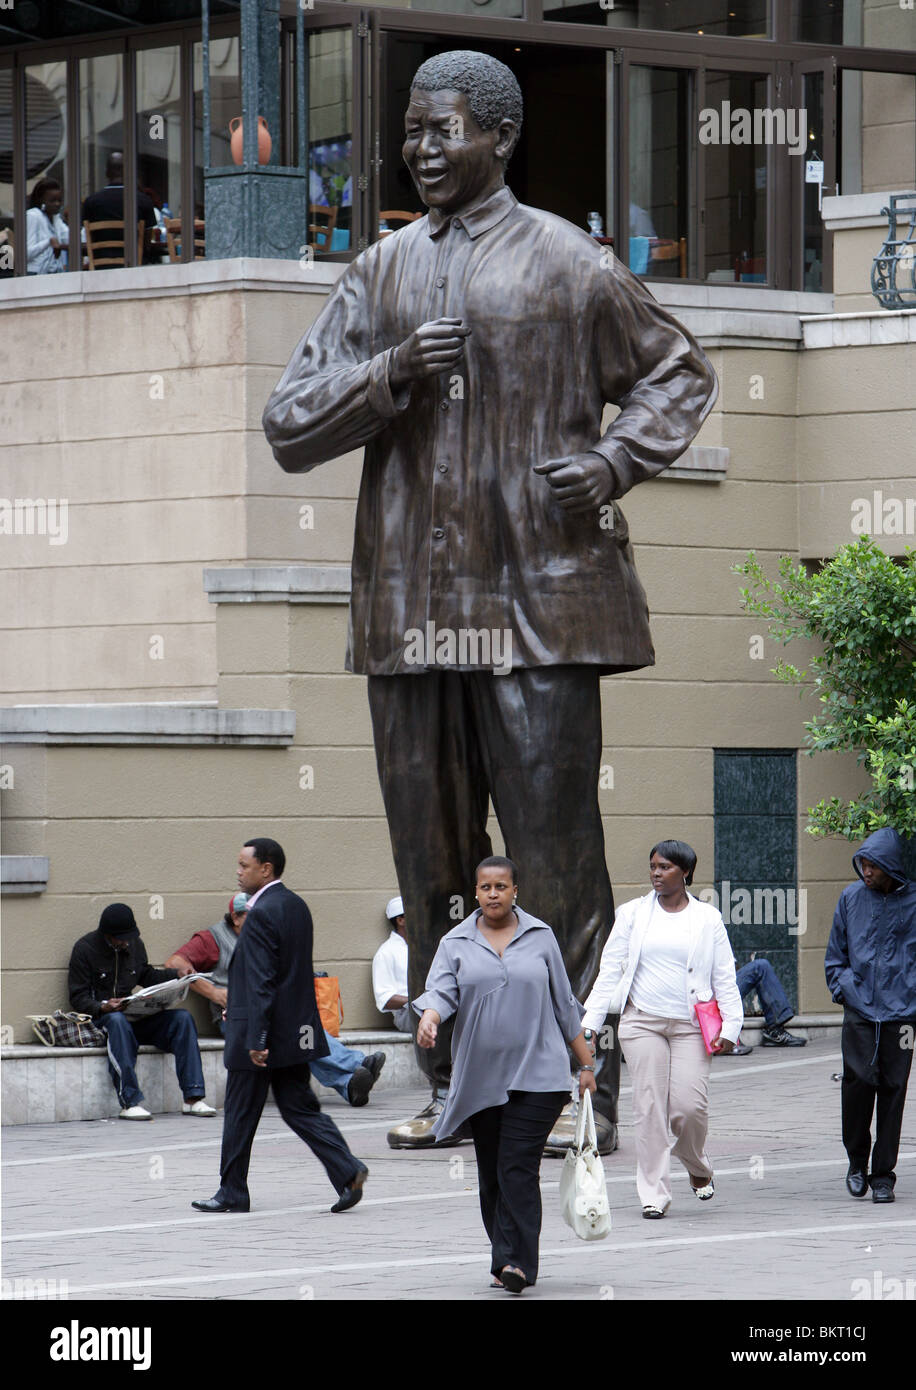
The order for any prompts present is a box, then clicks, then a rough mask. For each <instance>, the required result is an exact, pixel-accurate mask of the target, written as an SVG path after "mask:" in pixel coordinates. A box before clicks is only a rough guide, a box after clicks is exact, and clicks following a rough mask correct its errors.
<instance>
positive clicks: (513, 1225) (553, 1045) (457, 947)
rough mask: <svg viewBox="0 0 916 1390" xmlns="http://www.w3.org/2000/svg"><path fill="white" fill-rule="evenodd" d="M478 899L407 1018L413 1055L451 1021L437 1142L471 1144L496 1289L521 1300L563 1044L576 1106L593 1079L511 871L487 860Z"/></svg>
mask: <svg viewBox="0 0 916 1390" xmlns="http://www.w3.org/2000/svg"><path fill="white" fill-rule="evenodd" d="M476 895H477V902H478V904H479V906H478V908H477V910H476V911H475V912H473V913H472V914H471V916H470V917H467V918H465V920H464V921H463V922H461V923H459V925H458V926H457V927H455V928H454V929H453V930H452V931H450V932H448V933H446V935H445V936H444V937H443V938H442V940H441V941H440V943H439V949H438V950H437V952H436V955H435V959H434V960H433V963H432V967H431V968H430V972H429V975H428V976H427V979H426V993H425V994H421V995H420V997H419V999H415V1000H414V1001H413V1007H414V1008H415V1009H416V1011H417V1013H419V1014H421V1018H420V1024H419V1028H418V1031H417V1042H418V1043H419V1045H420V1046H421V1047H432V1046H433V1044H434V1043H435V1040H436V1033H437V1030H438V1026H439V1024H440V1023H441V1022H442V1021H443V1019H446V1018H449V1017H450V1016H451V1015H452V1014H455V1015H456V1018H455V1027H454V1031H453V1033H452V1080H451V1085H450V1087H449V1091H448V1098H447V1100H446V1103H445V1107H444V1109H443V1111H442V1114H441V1115H440V1116H439V1118H438V1120H437V1121H436V1123H435V1125H434V1126H433V1133H434V1134H435V1135H436V1136H437V1137H438V1136H440V1135H453V1136H455V1137H458V1138H462V1137H467V1135H468V1133H470V1135H471V1136H472V1137H473V1140H474V1148H475V1150H476V1152H477V1172H478V1182H479V1186H480V1209H481V1212H482V1214H483V1223H484V1226H485V1227H486V1231H487V1235H488V1236H489V1238H490V1244H491V1246H492V1257H491V1266H490V1267H491V1271H492V1273H493V1276H494V1279H493V1287H494V1288H499V1287H502V1288H506V1289H509V1290H511V1292H512V1293H521V1291H522V1289H523V1288H524V1287H525V1285H526V1284H533V1283H534V1282H535V1280H536V1279H537V1272H538V1238H539V1236H540V1234H541V1193H540V1184H539V1173H540V1165H541V1155H542V1153H543V1151H544V1144H545V1143H546V1140H547V1136H548V1134H549V1133H550V1131H551V1129H552V1128H553V1126H554V1124H555V1123H556V1120H557V1118H558V1116H559V1114H560V1111H561V1110H562V1109H563V1107H564V1105H566V1103H567V1101H568V1100H569V1054H568V1052H567V1043H568V1044H570V1046H571V1047H572V1049H573V1052H574V1053H575V1055H576V1058H577V1060H578V1061H579V1063H580V1065H581V1067H582V1070H581V1072H580V1074H579V1093H580V1095H581V1094H582V1092H583V1091H584V1090H589V1091H594V1090H595V1077H594V1068H593V1066H592V1054H591V1051H590V1049H589V1046H588V1044H587V1043H586V1041H585V1038H584V1036H583V1033H582V1026H581V1023H580V1019H581V1016H582V1005H581V1004H580V1003H579V1002H578V1000H577V999H576V998H575V997H574V996H573V992H572V988H571V987H570V983H569V979H568V977H567V974H566V968H565V966H564V964H563V957H562V955H561V953H560V947H559V945H558V943H557V940H556V937H555V936H554V934H553V932H552V931H551V930H550V927H548V926H547V924H546V922H541V921H539V920H538V918H537V917H530V916H529V915H528V913H527V912H523V911H522V909H521V908H520V907H518V906H517V904H516V897H517V895H518V874H517V872H516V868H515V865H514V864H513V863H512V861H511V860H510V859H501V858H490V859H484V860H483V861H482V862H481V863H480V864H479V865H478V866H477V887H476Z"/></svg>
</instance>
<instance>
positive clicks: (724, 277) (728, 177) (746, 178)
mask: <svg viewBox="0 0 916 1390" xmlns="http://www.w3.org/2000/svg"><path fill="white" fill-rule="evenodd" d="M766 111H767V80H766V77H765V76H763V75H760V74H757V73H737V72H707V74H706V104H705V106H704V109H703V111H701V112H700V117H701V130H705V131H706V133H707V134H709V135H713V136H715V138H714V139H711V140H709V142H708V143H705V142H704V149H703V155H704V159H705V175H706V206H705V224H704V225H705V228H706V257H705V261H706V263H705V266H704V267H703V270H702V278H703V279H706V280H713V281H720V282H723V283H729V282H730V283H734V282H735V281H736V280H737V281H742V282H743V283H745V284H761V285H762V284H765V283H766V278H767V273H766V272H767V267H766V201H767V148H768V144H769V143H771V142H773V141H775V140H778V139H780V137H781V136H782V137H784V138H785V140H788V138H789V137H790V136H792V135H795V134H796V132H795V131H794V128H793V130H791V131H790V130H789V122H788V120H787V119H785V118H784V121H783V125H782V127H780V126H779V125H778V124H777V123H776V122H775V120H769V121H768V120H767V117H766ZM707 112H712V113H715V114H716V115H717V117H718V121H717V122H713V121H711V120H708V121H706V122H705V123H704V122H703V118H704V116H705V115H706V113H707ZM806 137H807V132H806V131H802V132H801V134H800V136H799V138H800V139H801V141H802V142H803V147H804V142H805V141H806ZM701 138H702V136H701Z"/></svg>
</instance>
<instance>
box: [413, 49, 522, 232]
mask: <svg viewBox="0 0 916 1390" xmlns="http://www.w3.org/2000/svg"><path fill="white" fill-rule="evenodd" d="M404 127H405V131H406V138H405V141H404V147H403V154H404V160H405V162H406V164H407V167H408V169H409V170H410V173H411V177H412V178H413V181H414V183H415V185H416V188H417V192H418V193H419V195H420V197H421V198H422V199H423V202H424V203H425V204H426V206H427V207H435V208H438V209H439V210H440V211H441V212H445V213H453V212H458V211H460V210H461V209H462V208H465V207H467V206H469V205H470V204H472V203H475V202H478V201H479V200H480V199H481V198H482V197H483V196H486V195H488V194H490V193H491V192H493V191H494V190H495V189H497V188H498V187H500V185H501V184H502V182H503V174H504V172H505V168H506V165H507V164H508V162H509V159H510V157H511V155H512V151H513V150H514V149H515V145H516V142H517V140H518V137H519V132H520V130H521V127H522V93H521V89H520V88H519V85H518V82H517V81H516V78H515V75H514V73H512V72H511V71H510V69H509V68H507V67H506V65H505V63H500V62H499V61H498V60H497V59H496V58H491V57H489V55H488V54H486V53H473V52H468V51H465V50H463V49H455V50H453V51H452V52H450V53H440V54H439V55H438V56H437V57H435V58H429V59H428V60H427V61H426V62H425V63H423V64H422V65H421V66H420V67H419V68H418V69H417V73H416V76H415V77H414V80H413V82H412V84H411V90H410V105H409V106H408V108H407V113H406V115H405V117H404Z"/></svg>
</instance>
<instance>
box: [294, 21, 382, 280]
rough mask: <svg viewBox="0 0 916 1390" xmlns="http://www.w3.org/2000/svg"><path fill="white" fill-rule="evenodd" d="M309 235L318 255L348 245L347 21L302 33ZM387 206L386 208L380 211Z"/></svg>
mask: <svg viewBox="0 0 916 1390" xmlns="http://www.w3.org/2000/svg"><path fill="white" fill-rule="evenodd" d="M306 42H307V44H308V64H309V123H308V140H309V235H308V238H307V240H308V242H309V243H310V244H311V245H312V247H313V248H314V250H315V251H316V252H318V253H319V254H320V253H321V252H324V251H347V250H349V249H350V231H351V228H352V215H353V57H352V53H353V37H352V33H351V30H350V27H349V25H347V27H346V28H341V29H319V30H316V31H315V32H314V33H312V34H308V35H307V36H306ZM386 210H387V209H386Z"/></svg>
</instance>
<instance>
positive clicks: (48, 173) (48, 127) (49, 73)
mask: <svg viewBox="0 0 916 1390" xmlns="http://www.w3.org/2000/svg"><path fill="white" fill-rule="evenodd" d="M66 159H67V64H66V62H58V63H40V64H36V65H35V66H34V67H30V68H27V69H26V76H25V164H26V171H25V172H26V207H27V209H28V208H30V206H31V203H32V200H33V195H34V197H35V198H36V199H37V200H39V201H37V202H36V210H35V211H27V212H26V220H27V222H30V223H36V224H37V223H39V221H40V227H41V231H42V232H43V233H48V232H50V233H51V235H52V236H53V237H54V240H55V241H57V242H58V243H60V246H61V249H60V250H59V251H58V250H57V249H56V248H53V249H51V250H49V249H48V248H47V247H44V248H43V249H42V251H41V252H39V253H38V254H37V255H36V256H32V257H31V258H30V259H29V261H28V262H27V269H28V270H30V271H33V272H35V273H45V272H48V271H63V270H66V269H67V268H68V251H67V250H66V249H63V245H64V240H65V238H64V237H63V236H62V235H61V234H60V226H59V224H58V222H57V219H58V217H60V218H61V220H62V221H63V222H64V223H67V224H68V228H69V225H73V222H74V219H73V218H72V216H71V213H70V208H71V207H73V208H74V209H75V210H76V211H77V212H78V201H79V200H78V199H73V200H72V201H71V200H70V199H69V198H68V197H67V189H66V186H65V182H64V176H65V174H66V172H67V171H66ZM49 179H53V180H55V181H56V182H57V184H58V185H59V189H58V190H55V189H53V188H52V187H49V185H48V180H49ZM44 193H47V194H48V197H47V199H46V198H44V197H43V196H42V195H43V194H44ZM76 222H77V224H78V218H77V219H76ZM35 229H36V230H37V227H36V228H35ZM67 236H68V237H69V230H68V233H67ZM41 240H42V241H45V240H46V237H44V236H43V237H42V238H41Z"/></svg>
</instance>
